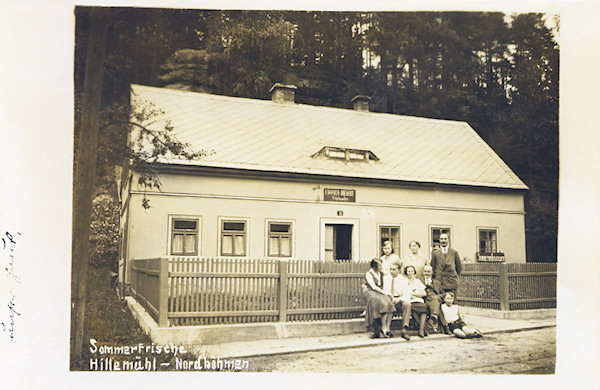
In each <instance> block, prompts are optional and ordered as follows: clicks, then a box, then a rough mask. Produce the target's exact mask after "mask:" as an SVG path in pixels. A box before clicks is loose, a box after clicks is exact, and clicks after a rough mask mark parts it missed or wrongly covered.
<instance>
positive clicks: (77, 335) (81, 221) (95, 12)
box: [71, 8, 108, 368]
mask: <svg viewBox="0 0 600 390" xmlns="http://www.w3.org/2000/svg"><path fill="white" fill-rule="evenodd" d="M88 15H89V17H90V21H89V23H90V24H89V32H88V41H87V42H88V44H87V54H86V56H85V77H84V83H83V92H82V94H81V96H82V99H81V111H80V117H79V118H80V123H78V126H77V129H76V132H75V136H76V139H77V142H76V143H75V169H74V183H73V215H74V216H75V218H73V247H72V259H71V264H72V265H71V367H72V368H75V367H76V366H77V364H79V361H80V359H81V353H82V348H83V321H84V317H85V286H86V284H87V283H86V279H87V274H88V255H89V231H90V220H91V213H92V194H93V188H94V179H95V168H96V148H97V143H98V128H99V121H100V105H101V96H102V76H103V72H104V53H105V48H106V30H107V29H106V23H107V20H108V12H107V10H106V9H104V8H95V9H92V10H90V12H89V14H88ZM76 119H77V117H76Z"/></svg>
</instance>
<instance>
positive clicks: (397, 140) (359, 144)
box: [132, 85, 527, 189]
mask: <svg viewBox="0 0 600 390" xmlns="http://www.w3.org/2000/svg"><path fill="white" fill-rule="evenodd" d="M132 91H133V92H132V104H133V105H134V107H135V106H136V105H137V106H138V107H141V106H142V105H143V104H145V103H148V102H149V103H151V104H152V105H154V106H155V107H156V108H158V109H160V110H162V112H164V114H163V118H164V119H165V120H169V121H170V123H171V125H172V126H173V128H174V133H175V135H176V136H177V138H178V139H179V140H180V141H182V142H187V143H189V144H191V146H192V149H194V150H200V149H206V150H214V152H215V153H214V154H212V155H210V156H207V157H203V158H201V159H199V160H194V161H187V160H168V163H171V164H183V165H198V166H208V167H221V168H238V169H246V170H260V171H267V172H268V171H271V172H292V173H308V174H319V175H334V176H344V177H356V178H373V179H387V180H399V181H413V182H425V183H442V184H458V185H472V186H484V187H496V188H512V189H527V186H526V185H525V184H524V183H523V182H522V181H521V180H520V179H519V178H518V177H517V176H516V175H515V174H514V173H513V172H512V170H511V169H510V168H509V167H508V166H507V165H506V164H505V163H504V162H503V161H502V159H500V157H498V155H497V154H496V153H495V152H494V151H493V150H492V149H491V148H490V147H489V146H488V145H487V144H486V143H485V142H484V141H483V140H482V139H481V137H479V135H478V134H477V133H476V132H475V131H474V130H473V129H472V128H471V127H470V126H469V125H468V124H467V123H466V122H459V121H449V120H438V119H427V118H418V117H411V116H404V115H393V114H381V113H373V112H360V111H354V110H350V109H339V108H331V107H317V106H310V105H304V104H291V103H275V102H272V101H269V100H258V99H247V98H237V97H229V96H220V95H211V94H206V93H197V92H187V91H179V90H170V89H165V88H156V87H147V86H140V85H133V86H132ZM154 120H156V119H154ZM152 126H153V127H154V128H155V129H159V128H160V127H161V125H160V124H158V123H154V124H153V125H151V127H152ZM326 146H327V147H333V148H340V149H353V150H364V151H369V152H371V153H373V154H374V155H375V156H376V157H377V158H378V159H379V160H374V161H353V160H350V161H348V160H346V159H331V158H327V157H323V156H321V155H319V154H318V152H319V151H321V150H322V149H323V148H324V147H326Z"/></svg>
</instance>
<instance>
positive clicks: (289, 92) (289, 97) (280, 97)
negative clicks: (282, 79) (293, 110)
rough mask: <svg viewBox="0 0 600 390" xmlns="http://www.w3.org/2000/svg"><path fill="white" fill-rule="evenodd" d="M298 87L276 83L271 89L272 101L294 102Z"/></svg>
mask: <svg viewBox="0 0 600 390" xmlns="http://www.w3.org/2000/svg"><path fill="white" fill-rule="evenodd" d="M296 89H298V87H296V86H295V85H286V84H281V83H276V84H274V85H273V86H272V87H271V89H270V90H269V93H270V94H271V101H274V102H275V103H294V95H295V93H296Z"/></svg>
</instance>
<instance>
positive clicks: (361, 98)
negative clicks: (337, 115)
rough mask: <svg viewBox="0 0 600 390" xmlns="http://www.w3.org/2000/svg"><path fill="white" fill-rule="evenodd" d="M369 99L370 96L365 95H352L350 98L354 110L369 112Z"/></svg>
mask: <svg viewBox="0 0 600 390" xmlns="http://www.w3.org/2000/svg"><path fill="white" fill-rule="evenodd" d="M369 100H371V98H370V97H368V96H365V95H356V96H354V97H353V98H352V103H354V110H356V111H364V112H369Z"/></svg>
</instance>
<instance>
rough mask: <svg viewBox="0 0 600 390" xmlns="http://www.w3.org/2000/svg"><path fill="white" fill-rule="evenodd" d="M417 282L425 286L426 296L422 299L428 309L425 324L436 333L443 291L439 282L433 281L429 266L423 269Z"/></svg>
mask: <svg viewBox="0 0 600 390" xmlns="http://www.w3.org/2000/svg"><path fill="white" fill-rule="evenodd" d="M419 280H421V282H422V283H423V284H424V285H425V293H426V294H427V295H426V296H425V298H424V299H425V304H426V305H427V309H429V319H428V320H427V322H428V323H429V326H430V327H431V329H432V331H433V332H435V333H437V332H438V329H439V328H438V324H439V318H440V310H441V309H440V307H441V305H442V300H443V296H444V289H442V285H441V284H440V281H439V280H435V279H433V268H431V266H430V265H426V266H425V267H423V276H422V277H421V278H419Z"/></svg>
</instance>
